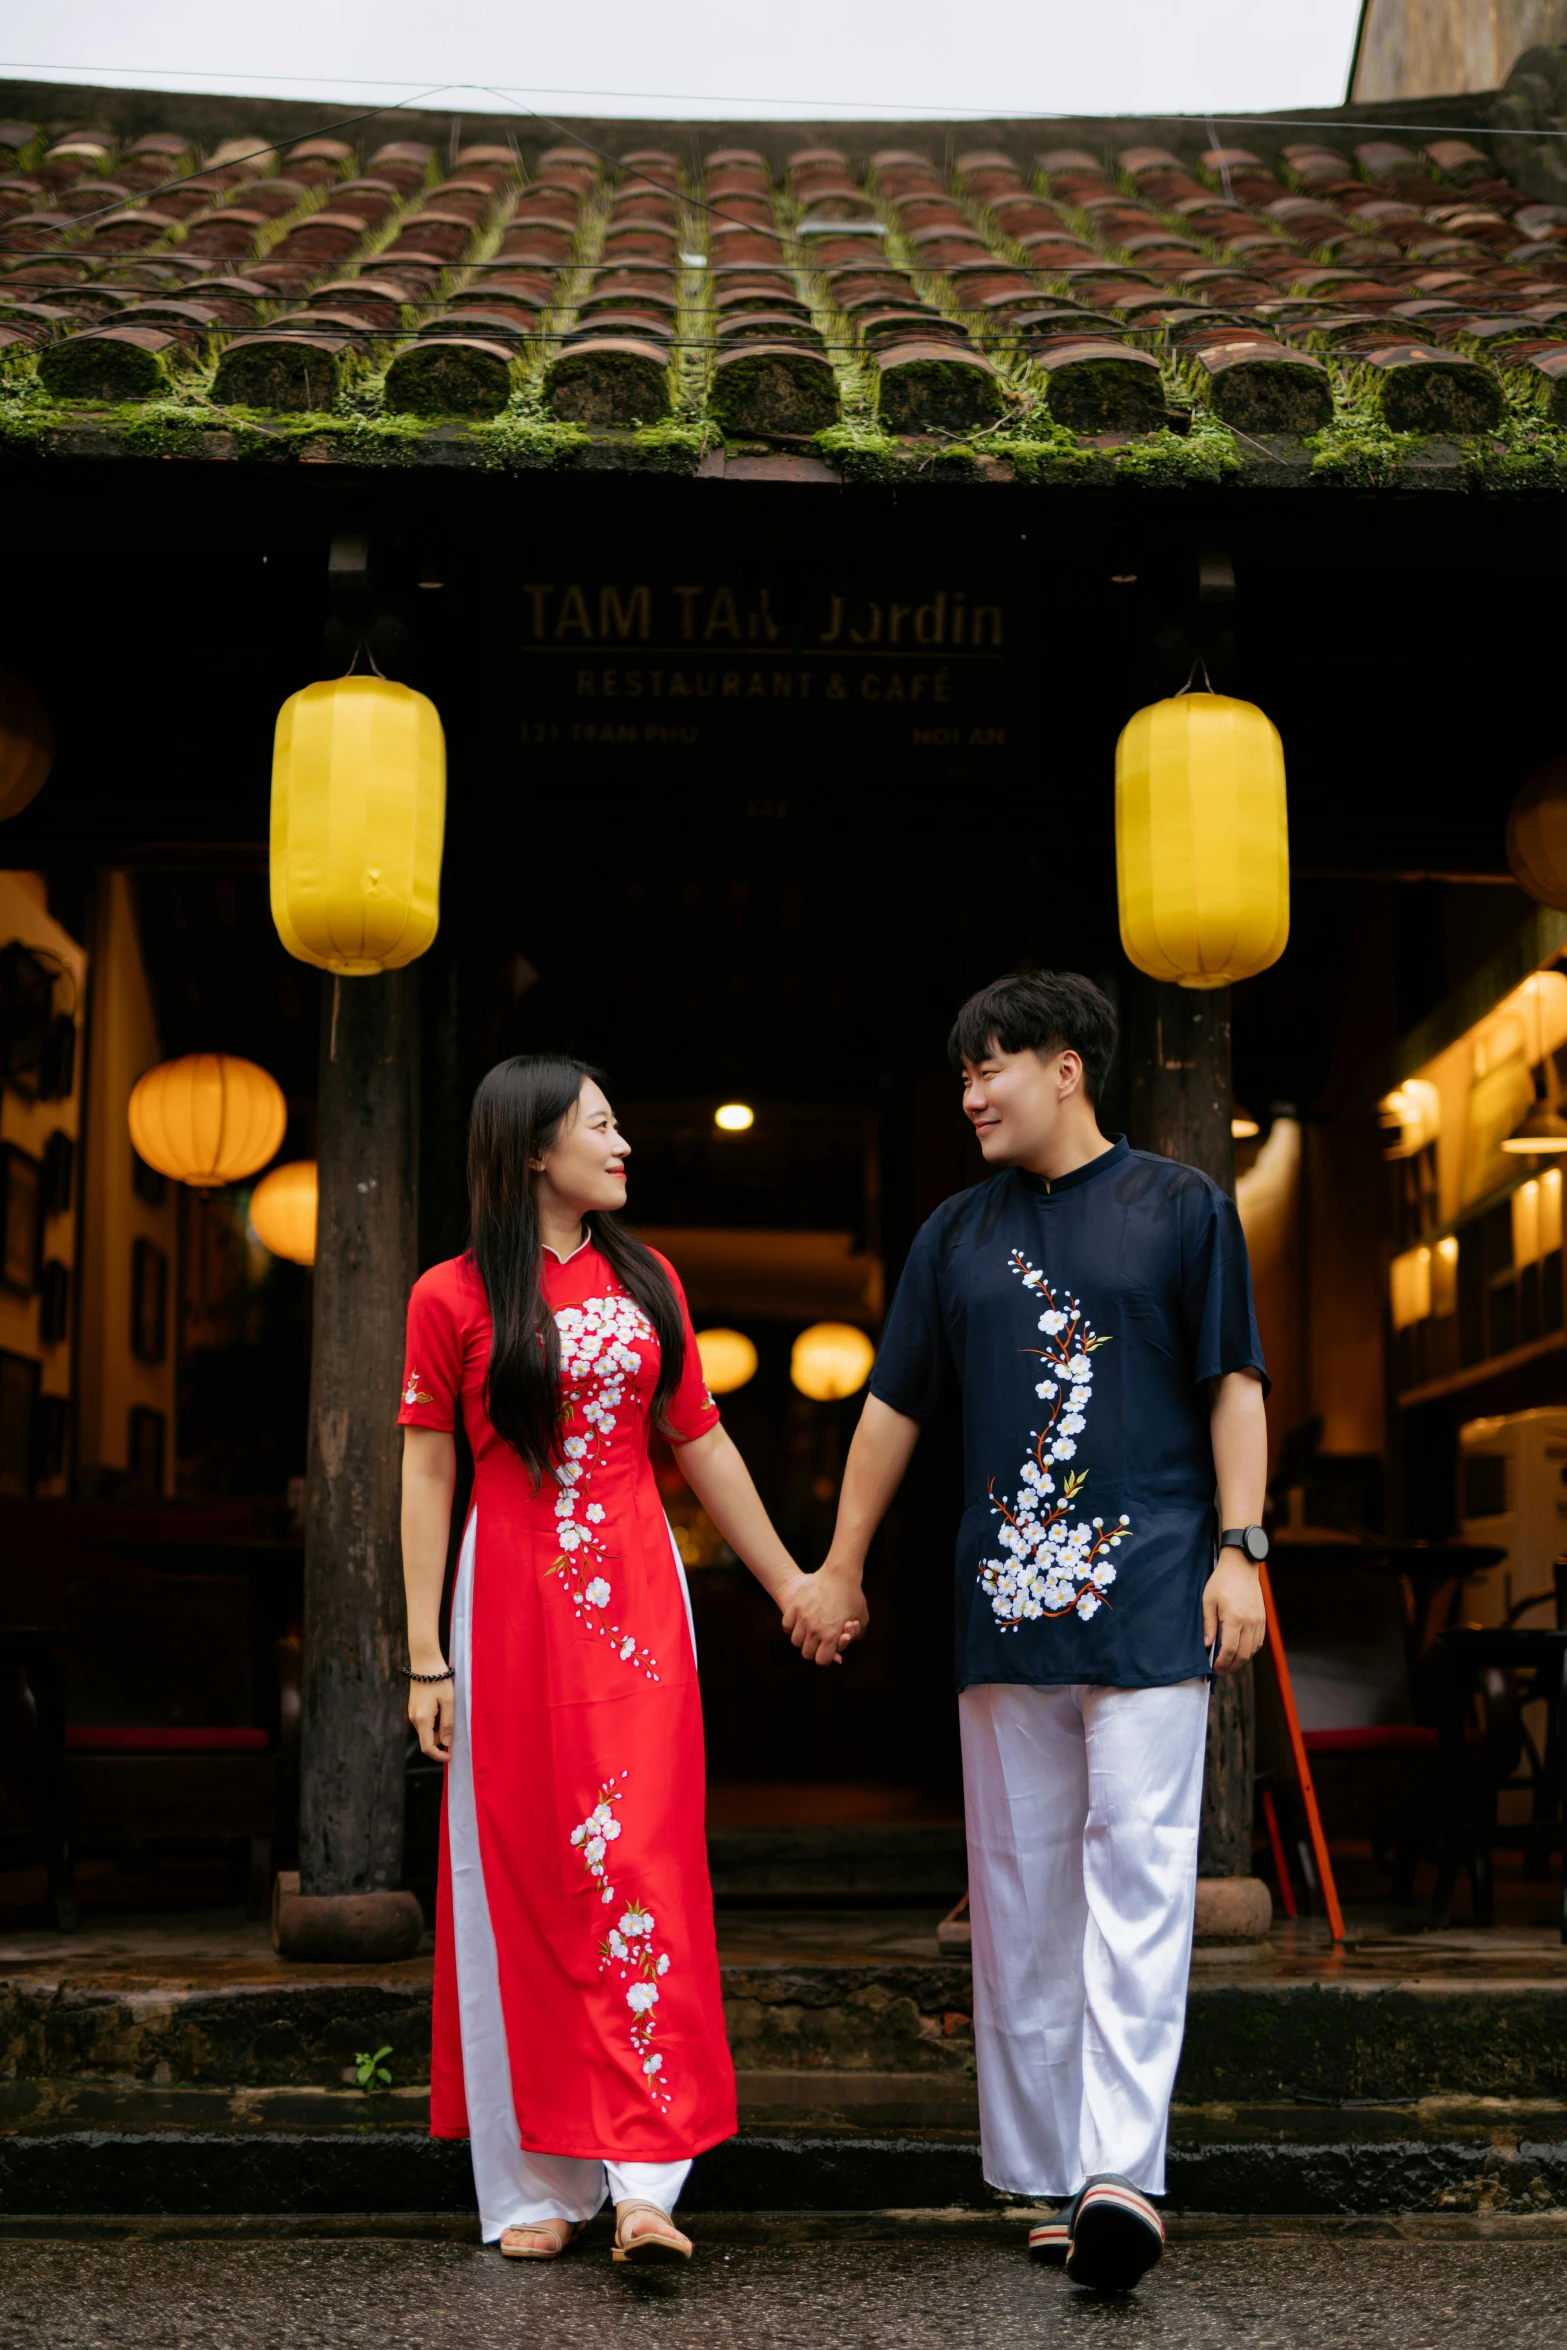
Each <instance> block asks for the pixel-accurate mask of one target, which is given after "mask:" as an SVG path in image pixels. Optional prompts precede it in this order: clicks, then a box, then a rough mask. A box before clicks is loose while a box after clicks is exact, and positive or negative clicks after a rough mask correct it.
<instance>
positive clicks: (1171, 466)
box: [0, 365, 1567, 493]
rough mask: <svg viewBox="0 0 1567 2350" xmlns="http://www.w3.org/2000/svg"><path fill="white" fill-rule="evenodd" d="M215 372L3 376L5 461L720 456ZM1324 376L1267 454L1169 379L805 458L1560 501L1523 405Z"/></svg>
mask: <svg viewBox="0 0 1567 2350" xmlns="http://www.w3.org/2000/svg"><path fill="white" fill-rule="evenodd" d="M215 372H216V371H215V369H214V368H213V367H212V366H211V365H207V366H203V367H195V368H191V369H189V370H188V371H186V372H185V373H183V374H182V375H181V376H180V377H178V378H177V379H175V380H173V381H172V382H171V383H170V384H169V386H168V388H167V389H166V390H165V391H164V392H163V393H162V395H161V396H156V397H152V398H147V399H140V400H136V399H131V400H119V401H109V400H104V401H97V402H89V401H71V400H63V399H60V398H58V397H56V396H54V395H53V394H51V392H50V391H49V389H48V387H47V386H46V385H45V384H44V383H43V381H42V380H41V379H40V377H39V375H38V372H37V370H36V369H22V370H19V371H16V372H13V373H12V374H11V375H10V376H9V377H8V378H4V379H0V457H9V458H11V459H12V460H13V461H16V460H26V459H29V458H33V459H38V458H42V459H46V460H50V461H59V460H61V459H68V458H70V457H72V456H76V457H90V456H100V455H112V454H121V455H124V456H127V457H149V458H151V457H156V458H160V459H161V458H179V459H184V460H190V461H206V462H214V461H217V462H229V463H234V462H240V463H250V464H256V463H269V464H277V463H291V462H296V461H299V460H301V459H306V458H308V459H310V460H313V461H317V462H319V461H322V460H325V461H327V462H331V463H337V464H344V465H360V466H370V467H382V466H388V465H396V466H420V465H442V466H446V467H452V466H457V467H459V468H462V467H468V466H473V467H476V468H484V469H486V470H490V471H495V472H515V473H524V472H539V471H551V472H561V471H591V472H617V473H661V474H668V475H675V476H690V475H694V474H695V473H696V471H697V469H698V467H699V466H700V464H701V461H702V457H703V455H704V453H705V452H706V451H707V450H708V449H712V448H717V447H720V446H721V445H722V439H723V435H722V432H721V430H720V427H719V423H718V420H717V419H716V418H715V417H714V416H713V415H712V414H711V413H710V412H709V413H705V414H704V413H696V414H689V413H687V414H677V415H673V416H666V417H664V418H663V419H661V420H659V421H658V422H656V423H652V424H646V425H643V426H640V427H638V426H635V425H627V426H622V427H619V428H606V427H600V426H589V425H586V424H583V423H581V422H578V421H576V420H574V419H569V418H562V417H559V416H552V415H551V414H549V412H548V411H547V410H546V409H545V407H544V406H543V403H542V402H541V400H540V399H539V397H538V394H537V393H536V392H534V391H527V390H525V391H515V392H513V393H512V395H511V397H510V399H509V401H508V403H507V405H506V407H505V409H504V410H503V411H502V412H501V413H500V414H499V415H497V416H493V417H490V418H485V419H457V418H452V417H449V416H445V415H436V416H420V415H414V414H408V413H402V412H394V411H392V410H390V409H389V408H388V407H387V406H386V405H385V398H384V376H372V375H365V376H362V377H360V378H358V379H357V380H354V381H352V382H349V383H346V384H345V386H344V388H343V390H342V391H341V392H340V394H339V395H338V398H337V400H336V402H335V404H334V405H333V406H332V407H331V408H329V409H313V410H296V411H280V410H276V409H259V408H246V407H241V406H238V405H232V406H231V405H226V404H224V403H222V402H220V401H219V400H217V399H215V398H214V397H213V391H214V378H215ZM1335 376H1336V383H1335V408H1334V414H1333V417H1332V420H1331V422H1330V423H1328V424H1327V425H1325V426H1324V427H1323V428H1322V430H1321V431H1319V432H1317V433H1314V434H1312V435H1310V436H1309V437H1308V438H1306V439H1304V440H1301V441H1293V440H1287V439H1274V440H1272V441H1270V442H1267V443H1266V444H1265V443H1264V441H1263V440H1261V439H1259V438H1258V437H1257V436H1255V435H1253V434H1250V433H1248V432H1246V431H1245V430H1239V431H1237V430H1234V429H1232V428H1231V427H1230V426H1229V425H1228V424H1226V423H1225V422H1224V421H1223V420H1222V419H1221V418H1220V417H1218V416H1217V415H1215V414H1214V413H1213V411H1212V410H1211V409H1208V408H1205V407H1202V406H1198V407H1195V408H1193V407H1191V406H1189V405H1188V404H1187V396H1186V394H1185V393H1184V390H1183V389H1182V387H1181V386H1180V385H1179V384H1178V382H1177V380H1176V378H1175V376H1174V374H1173V372H1170V373H1167V375H1166V385H1167V391H1168V410H1167V413H1169V414H1170V415H1171V416H1172V417H1173V418H1174V419H1175V422H1176V424H1180V425H1182V426H1183V427H1184V429H1174V428H1173V426H1172V425H1169V424H1167V425H1165V426H1163V427H1162V428H1161V429H1160V430H1159V431H1157V432H1153V433H1141V434H1134V435H1128V436H1126V437H1124V438H1121V439H1118V440H1106V439H1105V437H1103V436H1100V437H1098V438H1097V439H1092V438H1087V437H1084V436H1080V435H1079V434H1076V433H1074V432H1072V431H1070V430H1069V429H1068V428H1067V427H1066V426H1064V425H1062V424H1060V423H1059V422H1057V421H1055V420H1053V419H1052V418H1051V417H1050V416H1049V414H1048V412H1047V410H1046V408H1045V405H1044V403H1043V402H1042V401H1039V400H1034V401H1032V402H1030V401H1028V400H1027V399H1015V400H1014V401H1013V403H1012V405H1011V407H1010V409H1009V412H1008V413H1007V415H1006V416H1005V417H1004V418H1003V420H1002V421H1000V422H999V423H996V424H994V425H991V426H990V427H988V428H987V429H985V430H982V431H978V432H974V431H971V432H970V433H969V434H967V435H966V436H962V435H959V434H956V433H946V434H942V433H935V434H927V435H925V436H919V437H914V436H909V437H903V438H899V437H897V436H895V435H893V434H891V433H889V432H887V431H886V430H885V429H884V428H883V426H882V425H881V424H880V423H879V422H878V421H876V420H875V419H874V418H872V417H869V416H866V415H864V414H863V413H862V414H859V415H857V416H855V415H851V416H849V417H847V418H845V419H844V420H843V421H841V422H839V423H837V424H833V425H830V426H828V427H827V428H826V429H825V430H824V431H821V432H818V433H817V434H815V435H814V436H813V437H812V439H811V441H810V443H809V446H810V448H811V449H812V451H813V452H814V453H815V454H816V455H817V456H818V457H821V458H824V459H826V461H827V462H828V463H829V464H830V465H832V466H833V467H834V468H835V469H836V470H837V471H838V473H839V474H840V475H841V477H842V479H843V481H844V482H845V483H846V484H850V485H853V486H862V485H868V486H875V485H878V484H890V483H907V484H909V485H911V486H916V485H926V484H932V483H942V482H946V483H951V482H953V481H962V480H972V481H976V482H983V483H986V484H993V485H1003V486H1004V485H1006V484H1008V483H1011V484H1015V485H1017V486H1020V487H1027V488H1030V489H1069V488H1072V487H1109V486H1113V485H1115V484H1117V483H1121V484H1125V485H1126V486H1127V487H1129V488H1158V489H1174V488H1181V487H1184V486H1213V485H1217V484H1220V483H1226V484H1231V485H1234V486H1235V487H1237V488H1245V487H1247V486H1250V485H1251V484H1253V483H1255V484H1258V485H1260V486H1269V487H1271V486H1274V485H1276V484H1277V483H1278V482H1279V481H1280V480H1298V481H1300V482H1302V483H1304V484H1314V485H1316V486H1319V487H1325V488H1348V489H1359V490H1380V489H1394V488H1398V489H1410V488H1417V487H1419V486H1421V484H1422V483H1423V482H1426V483H1430V484H1431V485H1432V486H1440V487H1441V488H1443V489H1444V490H1446V489H1452V488H1455V487H1456V488H1465V487H1467V488H1470V489H1473V490H1476V491H1523V490H1530V491H1550V492H1556V493H1560V492H1561V491H1563V490H1567V429H1564V428H1563V427H1562V426H1560V425H1557V424H1555V423H1553V422H1552V421H1551V419H1550V417H1549V416H1547V415H1545V414H1544V413H1542V411H1541V408H1540V406H1539V404H1538V402H1537V400H1536V399H1535V398H1534V397H1533V396H1532V395H1531V393H1530V392H1529V391H1528V390H1526V389H1524V388H1520V389H1518V390H1516V391H1514V390H1513V389H1512V388H1511V387H1509V393H1508V400H1507V404H1506V407H1505V409H1504V412H1503V415H1502V418H1501V421H1500V422H1499V423H1498V424H1496V425H1495V426H1494V427H1492V428H1491V429H1490V430H1488V431H1485V432H1482V433H1477V434H1473V435H1470V436H1468V437H1467V438H1458V437H1454V436H1434V435H1427V434H1421V433H1417V432H1407V431H1405V432H1400V431H1395V430H1394V429H1393V428H1392V427H1391V426H1390V425H1389V423H1388V421H1387V417H1386V414H1385V412H1384V409H1383V405H1382V403H1381V401H1380V399H1379V398H1378V397H1377V396H1376V394H1375V392H1374V390H1373V389H1372V388H1370V387H1368V386H1367V385H1366V384H1365V382H1364V379H1363V378H1361V377H1359V376H1358V374H1355V373H1352V372H1351V371H1350V370H1335ZM754 445H755V444H753V446H754ZM798 445H799V444H798V443H796V444H795V446H796V447H798ZM763 446H765V444H763ZM1292 452H1294V454H1293V456H1292V455H1291V453H1292Z"/></svg>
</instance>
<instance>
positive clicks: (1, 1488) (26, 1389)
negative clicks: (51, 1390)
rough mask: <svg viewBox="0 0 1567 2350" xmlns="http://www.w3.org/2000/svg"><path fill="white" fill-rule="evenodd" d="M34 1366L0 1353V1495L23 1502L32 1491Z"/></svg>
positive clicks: (11, 1355) (20, 1357)
mask: <svg viewBox="0 0 1567 2350" xmlns="http://www.w3.org/2000/svg"><path fill="white" fill-rule="evenodd" d="M37 1396H38V1365H37V1364H36V1363H34V1362H30V1361H29V1359H28V1358H27V1356H26V1355H13V1354H3V1353H0V1495H3V1496H4V1498H5V1499H6V1500H8V1501H25V1500H26V1499H27V1497H28V1495H29V1494H30V1493H31V1492H32V1490H33V1413H34V1409H35V1406H36V1402H37Z"/></svg>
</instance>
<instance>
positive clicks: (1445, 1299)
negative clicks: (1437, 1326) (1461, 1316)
mask: <svg viewBox="0 0 1567 2350" xmlns="http://www.w3.org/2000/svg"><path fill="white" fill-rule="evenodd" d="M1431 1311H1432V1314H1433V1315H1434V1316H1436V1317H1438V1318H1440V1317H1441V1316H1442V1315H1443V1314H1456V1313H1457V1311H1458V1242H1457V1239H1456V1238H1455V1236H1454V1235H1453V1234H1452V1233H1451V1232H1449V1233H1448V1234H1447V1236H1446V1238H1445V1239H1443V1240H1439V1241H1438V1242H1437V1244H1436V1247H1435V1248H1434V1249H1433V1250H1432V1252H1431Z"/></svg>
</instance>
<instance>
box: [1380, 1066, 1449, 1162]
mask: <svg viewBox="0 0 1567 2350" xmlns="http://www.w3.org/2000/svg"><path fill="white" fill-rule="evenodd" d="M1377 1113H1378V1115H1379V1117H1380V1119H1381V1121H1382V1125H1383V1127H1384V1129H1385V1130H1386V1131H1387V1133H1388V1134H1389V1135H1390V1136H1391V1137H1392V1139H1391V1140H1390V1141H1389V1143H1388V1146H1387V1156H1388V1157H1389V1158H1390V1159H1412V1158H1413V1157H1414V1155H1415V1153H1416V1151H1419V1150H1424V1148H1425V1146H1426V1144H1427V1143H1428V1142H1435V1140H1436V1138H1437V1134H1438V1132H1439V1131H1440V1128H1441V1123H1442V1098H1441V1096H1440V1094H1439V1093H1438V1092H1437V1089H1436V1087H1435V1086H1434V1085H1433V1084H1432V1083H1431V1081H1430V1079H1429V1078H1428V1077H1407V1078H1406V1079H1405V1080H1404V1083H1403V1084H1402V1085H1400V1086H1399V1087H1398V1088H1397V1089H1396V1090H1395V1091H1394V1092H1392V1093H1389V1094H1384V1095H1383V1097H1382V1099H1381V1101H1379V1102H1378V1104H1377Z"/></svg>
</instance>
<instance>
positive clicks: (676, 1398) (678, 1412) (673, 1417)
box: [653, 1249, 718, 1444]
mask: <svg viewBox="0 0 1567 2350" xmlns="http://www.w3.org/2000/svg"><path fill="white" fill-rule="evenodd" d="M653 1253H654V1254H655V1256H657V1254H658V1252H657V1250H656V1249H655V1251H654V1252H653ZM658 1261H659V1263H660V1264H661V1265H662V1266H663V1268H664V1271H665V1272H666V1273H667V1274H668V1275H669V1282H670V1287H671V1288H672V1289H673V1290H674V1293H675V1303H676V1304H677V1305H678V1306H679V1308H680V1323H681V1327H682V1329H683V1330H684V1331H685V1334H686V1353H685V1361H684V1362H683V1363H682V1364H681V1367H680V1381H679V1385H678V1386H677V1387H676V1389H675V1392H674V1394H673V1395H672V1396H671V1397H670V1399H669V1401H668V1403H667V1404H666V1405H665V1407H664V1417H663V1421H662V1423H661V1429H662V1433H663V1434H664V1435H666V1436H667V1437H668V1438H669V1440H670V1442H671V1444H691V1443H694V1442H695V1440H696V1438H697V1437H699V1436H705V1435H706V1434H707V1432H708V1430H709V1428H716V1427H717V1426H718V1406H717V1404H716V1403H714V1401H713V1399H712V1397H711V1396H710V1395H709V1394H708V1392H707V1381H706V1380H705V1379H704V1378H703V1376H702V1358H701V1356H700V1355H699V1354H698V1352H697V1346H696V1332H695V1331H694V1330H693V1329H692V1327H691V1309H690V1307H689V1306H688V1305H687V1304H686V1293H685V1291H684V1290H683V1289H682V1288H681V1286H680V1276H679V1274H678V1273H677V1272H676V1271H675V1268H674V1266H673V1265H672V1264H671V1263H670V1262H669V1259H668V1258H667V1257H659V1259H658Z"/></svg>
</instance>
